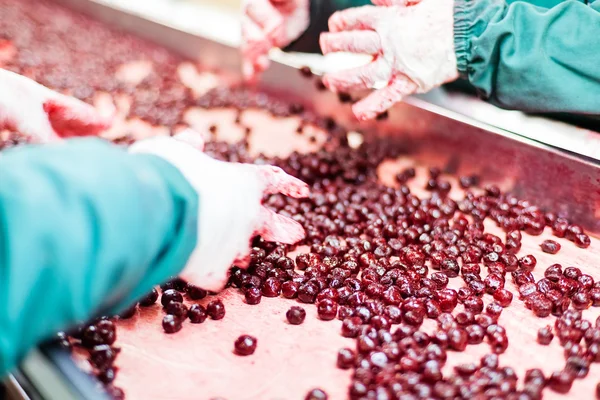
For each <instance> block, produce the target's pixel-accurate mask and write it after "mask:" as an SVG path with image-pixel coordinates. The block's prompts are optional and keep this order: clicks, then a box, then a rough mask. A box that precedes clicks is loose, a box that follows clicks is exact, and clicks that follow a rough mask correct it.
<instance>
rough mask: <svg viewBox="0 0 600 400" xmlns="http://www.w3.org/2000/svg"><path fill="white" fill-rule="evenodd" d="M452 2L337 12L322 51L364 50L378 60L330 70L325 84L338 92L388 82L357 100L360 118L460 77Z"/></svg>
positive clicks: (436, 0)
mask: <svg viewBox="0 0 600 400" xmlns="http://www.w3.org/2000/svg"><path fill="white" fill-rule="evenodd" d="M379 2H380V3H383V2H385V3H394V4H398V3H399V1H394V0H388V1H384V0H379ZM407 5H410V4H408V3H407ZM453 6H454V4H453V1H452V0H422V1H420V2H419V3H417V4H414V5H410V6H402V5H394V6H390V7H382V6H364V7H357V8H351V9H348V10H344V11H339V12H336V13H335V14H333V15H332V16H331V18H330V19H329V30H330V31H331V32H330V33H323V34H321V38H320V43H321V49H322V50H323V54H328V53H334V52H351V53H364V54H370V55H372V56H373V61H372V62H371V63H369V64H367V65H366V66H362V67H358V68H354V69H349V70H345V71H341V72H337V73H331V74H327V75H326V76H325V77H324V79H323V82H324V84H325V85H326V86H327V87H328V88H330V89H331V90H333V91H338V92H347V91H351V90H359V89H370V88H374V87H375V86H378V84H383V85H385V87H383V88H380V89H379V90H376V91H375V92H373V93H371V94H370V95H369V96H367V97H366V98H364V99H362V100H361V101H359V102H357V103H356V104H354V106H353V111H354V114H355V115H356V117H357V118H358V119H359V120H367V119H371V118H374V117H376V116H377V115H378V114H380V113H382V112H384V111H386V110H387V109H388V108H390V107H391V106H392V105H394V104H395V103H397V102H399V101H401V100H402V99H403V98H404V97H405V96H408V95H410V94H413V93H424V92H427V91H429V90H431V89H432V88H434V87H436V86H439V85H442V84H443V83H446V82H449V81H452V80H454V79H456V78H458V71H457V66H456V55H455V53H454V34H453V29H454V27H453V24H454V9H453Z"/></svg>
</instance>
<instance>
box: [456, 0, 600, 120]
mask: <svg viewBox="0 0 600 400" xmlns="http://www.w3.org/2000/svg"><path fill="white" fill-rule="evenodd" d="M543 3H547V4H549V5H552V4H553V3H555V2H553V1H551V0H546V1H542V0H537V4H543ZM454 27H455V32H454V35H455V36H454V42H455V50H456V55H457V61H458V69H459V72H460V73H461V76H462V77H464V78H466V79H468V80H469V82H470V83H471V84H472V85H473V86H474V87H475V88H477V90H478V91H479V93H480V95H481V96H482V97H484V98H486V99H487V100H489V101H490V102H492V103H494V104H496V105H498V106H500V107H503V108H509V109H518V110H522V111H526V112H564V113H572V114H587V115H598V114H600V108H599V106H598V101H599V99H600V68H599V66H600V41H598V38H599V37H600V1H596V2H594V3H592V4H590V5H586V4H583V3H581V2H578V1H566V2H563V3H561V4H559V5H556V6H554V7H552V8H548V9H547V8H542V7H537V6H534V5H531V4H528V3H526V2H520V1H517V2H514V3H512V4H510V5H508V4H507V3H506V2H505V1H504V0H456V3H455V20H454Z"/></svg>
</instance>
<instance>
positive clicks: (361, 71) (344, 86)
mask: <svg viewBox="0 0 600 400" xmlns="http://www.w3.org/2000/svg"><path fill="white" fill-rule="evenodd" d="M391 73H392V70H391V68H390V66H389V65H388V63H387V62H386V61H385V60H384V59H382V58H378V59H376V60H375V61H373V62H371V63H369V64H367V65H363V66H360V67H357V68H351V69H347V70H344V71H339V72H335V73H330V74H327V75H325V77H324V78H323V84H324V85H325V86H326V87H327V88H328V89H329V90H332V91H334V92H347V91H350V90H361V89H370V88H372V87H373V86H375V84H376V83H377V82H382V81H383V82H388V81H389V80H390V77H391Z"/></svg>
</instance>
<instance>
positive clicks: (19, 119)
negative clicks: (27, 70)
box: [0, 69, 113, 143]
mask: <svg viewBox="0 0 600 400" xmlns="http://www.w3.org/2000/svg"><path fill="white" fill-rule="evenodd" d="M112 117H113V116H112V115H108V116H102V115H100V114H99V113H98V112H97V111H96V109H95V108H94V107H92V106H91V105H89V104H86V103H84V102H82V101H80V100H77V99H75V98H73V97H69V96H65V95H62V94H60V93H57V92H55V91H53V90H50V89H48V88H46V87H44V86H42V85H40V84H38V83H36V82H34V81H32V80H31V79H29V78H26V77H24V76H21V75H18V74H15V73H14V72H11V71H7V70H4V69H0V130H2V129H10V130H13V131H16V132H19V133H22V134H24V135H27V136H29V137H30V138H31V139H32V141H34V142H38V143H46V142H51V141H55V140H60V139H61V138H66V137H71V136H87V135H97V134H98V133H100V132H102V131H103V130H105V129H107V128H109V127H110V126H111V123H112Z"/></svg>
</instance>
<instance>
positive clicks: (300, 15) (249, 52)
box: [241, 0, 310, 80]
mask: <svg viewBox="0 0 600 400" xmlns="http://www.w3.org/2000/svg"><path fill="white" fill-rule="evenodd" d="M309 12H310V10H309V0H244V2H243V14H242V45H241V50H242V58H243V60H244V61H243V66H242V72H243V75H244V78H245V79H247V80H252V79H254V78H255V77H256V75H257V74H259V73H261V72H263V71H264V70H266V69H267V68H268V66H269V57H268V54H269V50H271V49H272V48H273V47H277V48H282V47H285V46H287V45H289V44H290V43H291V42H293V41H294V40H296V39H297V38H298V37H299V36H300V35H301V34H302V32H304V31H305V30H306V28H308V23H309Z"/></svg>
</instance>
